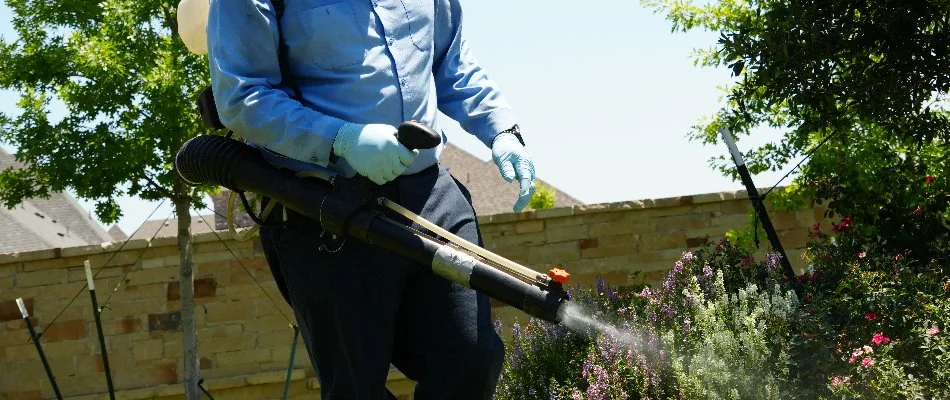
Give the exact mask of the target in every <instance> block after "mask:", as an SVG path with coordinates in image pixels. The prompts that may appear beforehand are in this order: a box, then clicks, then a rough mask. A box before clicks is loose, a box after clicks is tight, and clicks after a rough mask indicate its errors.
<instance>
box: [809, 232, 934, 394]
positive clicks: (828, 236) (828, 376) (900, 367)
mask: <svg viewBox="0 0 950 400" xmlns="http://www.w3.org/2000/svg"><path fill="white" fill-rule="evenodd" d="M831 230H832V233H826V232H824V231H823V230H822V229H821V227H820V226H815V227H814V229H813V230H812V240H811V242H810V243H809V248H808V252H807V253H806V254H805V256H806V261H807V262H809V263H810V268H809V269H810V272H808V273H806V274H804V275H802V276H801V277H799V281H800V282H801V283H802V284H803V286H802V288H803V302H802V304H803V307H804V309H805V310H806V312H808V313H809V314H810V315H811V317H810V322H809V323H806V324H803V325H802V330H803V333H804V334H805V335H806V336H808V337H810V338H811V339H810V341H809V347H810V349H811V350H810V351H807V352H804V353H803V354H802V355H803V356H804V357H802V360H801V364H802V365H805V366H808V371H811V374H813V375H814V376H816V378H815V379H822V376H823V377H824V378H823V379H822V380H824V381H826V382H829V386H830V388H831V389H832V390H833V391H834V392H835V394H836V396H838V397H840V398H902V399H904V398H947V397H950V347H948V346H947V345H946V344H947V343H948V338H947V332H945V331H946V329H947V326H948V324H950V305H948V303H947V301H946V297H947V295H948V294H950V279H948V277H950V265H948V264H945V263H939V262H936V261H932V262H929V263H921V262H920V261H917V260H915V259H913V258H910V257H908V256H907V255H908V253H907V252H901V253H893V252H890V251H888V250H886V249H885V248H883V247H881V246H877V245H876V243H873V242H868V241H866V238H865V237H864V236H862V235H860V234H858V233H860V232H861V231H862V227H861V226H860V223H858V222H857V221H853V220H850V219H847V218H846V219H844V220H843V221H841V222H838V223H835V224H834V225H832V229H831ZM941 330H943V331H941ZM809 354H821V355H822V356H821V357H817V358H814V357H813V358H811V360H809V359H808V358H809V357H808V355H809Z"/></svg>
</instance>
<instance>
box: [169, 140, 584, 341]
mask: <svg viewBox="0 0 950 400" xmlns="http://www.w3.org/2000/svg"><path fill="white" fill-rule="evenodd" d="M175 166H176V169H177V170H178V174H179V175H180V176H181V177H182V179H184V180H185V181H187V182H190V183H192V184H213V185H220V186H224V187H226V188H228V189H231V190H232V191H236V192H241V191H247V192H255V193H259V194H262V195H264V196H267V197H270V198H272V199H274V200H275V201H278V202H280V203H282V204H283V205H284V206H286V207H289V208H291V209H293V210H295V211H297V212H299V213H301V214H304V215H306V216H308V217H310V218H313V219H314V220H318V221H320V222H321V225H322V226H323V227H324V229H325V230H327V231H328V232H329V233H333V234H337V235H346V236H348V237H352V238H355V239H358V240H361V241H363V242H366V243H369V244H372V245H376V246H379V247H381V248H383V249H386V250H389V251H391V252H393V253H395V254H398V255H400V256H402V257H405V258H406V259H409V260H411V261H413V262H415V263H417V264H420V265H423V266H425V267H427V268H429V269H431V270H432V272H433V273H436V274H438V275H440V276H443V277H445V278H446V279H449V280H452V281H455V282H457V283H459V284H461V285H464V286H468V287H471V288H472V289H475V290H477V291H479V292H482V293H484V294H486V295H488V296H489V297H492V298H494V299H496V300H499V301H501V302H503V303H505V304H508V305H510V306H512V307H515V308H518V309H520V310H522V311H524V312H525V313H527V314H529V315H532V316H534V317H537V318H540V319H543V320H546V321H548V322H552V323H559V322H560V321H559V319H560V317H559V315H558V309H559V308H560V306H561V304H562V303H563V302H564V301H566V295H565V294H564V292H563V289H562V288H561V287H560V285H559V284H558V285H556V286H551V287H546V288H542V287H539V286H537V285H532V284H529V283H527V282H524V281H521V280H519V279H517V278H515V277H513V276H511V275H508V274H506V273H504V272H502V271H500V270H498V269H497V268H495V267H492V266H490V265H488V264H486V263H484V262H483V261H481V260H480V259H477V258H475V257H472V256H471V255H469V254H467V253H464V252H461V251H459V250H456V249H455V248H454V247H452V246H449V245H445V244H442V243H439V242H436V241H434V240H432V239H430V238H428V237H425V236H421V235H419V234H417V233H415V232H413V231H412V230H410V229H409V228H408V227H406V226H404V225H402V224H400V223H398V222H396V221H395V220H393V219H391V218H389V217H387V216H385V215H383V214H382V213H381V212H379V211H377V210H374V209H371V208H366V207H363V205H362V204H361V201H360V200H359V199H354V198H353V197H352V196H349V195H347V194H345V193H342V192H341V191H338V190H334V188H333V187H332V186H331V185H330V184H329V183H328V182H324V181H320V180H316V179H308V178H300V177H297V176H295V175H294V173H293V172H292V171H288V170H284V169H279V168H277V167H274V166H273V165H271V164H270V163H268V162H267V161H266V160H265V159H264V157H263V156H262V155H261V153H260V151H259V150H257V149H254V148H252V147H250V146H248V145H247V144H244V143H241V142H239V141H237V140H234V139H230V138H226V137H222V136H198V137H195V138H193V139H191V140H189V141H188V142H186V143H185V144H184V145H183V146H182V147H181V149H180V150H179V151H178V154H177V155H176V157H175Z"/></svg>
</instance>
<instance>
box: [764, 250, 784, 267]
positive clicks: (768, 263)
mask: <svg viewBox="0 0 950 400" xmlns="http://www.w3.org/2000/svg"><path fill="white" fill-rule="evenodd" d="M781 258H782V255H781V254H779V253H769V255H768V256H766V257H765V269H766V270H768V271H769V272H772V271H774V270H775V269H776V268H778V265H779V260H780V259H781Z"/></svg>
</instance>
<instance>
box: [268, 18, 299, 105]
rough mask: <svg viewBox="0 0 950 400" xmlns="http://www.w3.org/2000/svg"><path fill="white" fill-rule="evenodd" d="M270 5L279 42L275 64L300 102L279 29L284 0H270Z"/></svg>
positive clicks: (285, 45)
mask: <svg viewBox="0 0 950 400" xmlns="http://www.w3.org/2000/svg"><path fill="white" fill-rule="evenodd" d="M271 4H273V5H274V15H276V16H277V37H278V40H279V44H278V46H277V47H278V49H277V62H278V63H280V77H281V79H282V80H283V81H284V83H286V84H287V85H288V86H290V88H291V89H292V90H293V91H294V97H296V98H297V99H298V100H300V99H302V98H303V96H302V95H301V92H300V86H297V81H295V80H294V77H293V75H291V74H290V64H289V62H288V61H287V44H286V43H284V30H283V28H282V27H281V25H283V24H282V23H281V22H282V21H281V20H282V19H283V17H284V0H271Z"/></svg>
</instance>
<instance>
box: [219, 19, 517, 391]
mask: <svg viewBox="0 0 950 400" xmlns="http://www.w3.org/2000/svg"><path fill="white" fill-rule="evenodd" d="M285 2H286V9H285V12H284V14H283V18H282V19H281V20H280V21H279V25H278V21H277V20H276V15H275V11H274V7H273V5H272V4H271V2H270V1H269V0H212V1H211V8H210V17H209V19H208V28H207V34H208V54H209V61H210V67H211V77H212V87H213V91H214V97H215V99H216V102H217V107H218V113H219V115H220V118H221V120H222V122H223V123H224V125H225V126H227V127H228V128H229V129H231V130H233V131H234V132H236V133H237V134H239V135H240V136H242V137H244V138H245V139H246V140H248V141H249V142H252V143H254V144H256V145H258V146H262V147H265V148H267V149H270V150H272V151H274V152H277V153H280V154H283V155H285V156H287V157H291V158H294V159H297V160H302V161H307V162H311V163H316V164H320V165H324V166H329V167H331V168H333V169H335V170H336V171H338V172H340V173H341V174H343V175H344V176H347V177H352V176H355V175H356V174H359V175H363V176H365V177H367V178H369V179H370V180H372V181H373V182H374V183H375V184H377V185H378V187H376V188H375V190H377V191H378V192H379V193H380V194H382V195H385V196H387V197H388V198H390V199H391V200H393V201H395V202H397V203H399V204H401V205H403V206H404V207H406V208H408V209H410V210H412V211H413V212H416V213H418V214H420V215H422V216H423V217H424V218H426V219H428V220H430V221H432V222H435V223H437V224H439V225H440V226H442V227H444V228H446V229H448V230H450V231H451V232H453V233H455V234H457V235H459V236H461V237H463V238H465V239H466V240H469V241H471V242H473V243H478V244H481V238H480V237H479V233H478V226H477V223H476V219H475V214H474V210H473V209H472V206H471V200H470V197H469V196H468V192H467V190H466V188H465V187H464V186H463V185H462V184H461V183H459V182H457V181H455V180H454V179H452V177H451V176H450V175H449V174H448V173H447V172H446V171H445V169H444V168H442V167H441V166H439V164H438V158H439V154H440V152H441V150H442V146H443V145H440V146H438V147H436V148H434V149H428V150H412V151H411V150H409V149H407V148H405V147H404V146H402V145H401V144H399V143H398V141H397V140H396V136H395V133H396V126H398V125H399V124H400V123H401V122H403V121H407V120H417V121H420V122H422V123H424V124H426V125H428V126H431V127H433V128H435V129H436V131H437V132H441V131H440V130H439V128H438V127H439V121H438V119H437V114H438V111H442V112H443V113H445V114H446V115H448V116H449V117H451V118H452V119H454V120H456V121H458V122H459V123H460V124H461V126H462V127H463V128H464V129H465V130H466V131H467V132H469V133H471V134H473V135H475V136H476V137H477V138H478V139H480V140H481V141H482V142H483V143H484V144H485V145H486V146H488V147H489V148H491V149H492V155H493V159H494V161H495V162H496V164H497V165H498V167H499V171H500V173H501V175H502V176H503V177H504V178H505V179H506V180H507V181H509V182H511V181H513V180H517V181H518V182H519V184H520V188H521V191H520V193H519V197H518V199H517V201H516V202H515V204H514V207H513V209H514V210H515V211H520V210H521V209H523V208H524V207H525V206H526V205H527V203H528V201H529V200H530V197H531V194H532V193H533V190H534V166H533V163H532V161H531V158H530V157H529V155H528V154H527V152H526V151H525V149H524V145H523V142H522V140H521V136H520V133H519V132H518V127H517V125H516V123H515V117H514V114H513V113H512V111H511V110H510V107H509V105H508V103H507V101H506V100H505V99H504V97H503V96H502V94H501V92H500V91H499V90H498V89H497V87H496V86H495V84H494V83H493V82H492V81H491V80H490V79H489V77H488V76H487V75H486V73H485V71H484V70H482V68H481V67H480V66H479V65H478V63H477V62H476V60H475V58H474V57H473V55H472V53H471V51H470V49H469V47H468V44H467V42H466V41H465V39H464V37H463V36H462V10H461V6H460V4H459V0H435V1H431V0H430V1H422V0H401V1H398V0H365V1H356V0H285ZM278 28H279V29H281V31H280V33H282V37H283V39H282V40H283V43H284V44H285V45H286V46H287V56H288V58H287V60H288V65H289V68H288V69H289V71H287V72H288V73H289V74H291V75H292V79H293V80H294V81H295V82H296V84H297V85H298V86H299V89H300V91H299V93H300V98H297V97H296V95H295V93H294V91H293V90H292V89H291V88H290V87H288V85H286V82H285V81H284V83H282V75H281V69H280V65H279V62H278V45H279V43H281V41H280V37H281V36H280V33H279V31H278ZM444 141H445V136H444V135H443V143H444ZM322 233H323V232H322V229H321V227H320V224H319V222H318V221H313V220H311V219H309V218H306V217H304V216H301V215H299V214H297V213H295V212H293V210H288V211H287V217H286V221H283V223H282V224H281V225H280V226H279V227H273V228H270V227H264V228H262V229H261V240H262V244H263V246H264V248H265V251H267V252H268V254H269V255H270V257H268V258H269V261H270V263H271V264H272V265H271V267H272V270H273V271H274V273H275V278H278V281H283V284H284V285H285V286H286V287H285V296H286V297H287V298H288V301H290V303H291V305H292V307H293V309H294V312H295V314H296V317H297V322H298V324H299V325H300V328H301V332H302V337H303V340H304V343H305V345H306V346H307V349H308V351H309V354H310V357H311V361H312V363H313V366H314V368H315V369H316V370H317V373H318V378H319V380H320V383H321V393H322V396H323V397H324V398H333V399H381V398H387V396H388V397H389V398H392V394H390V393H389V392H388V391H386V389H385V387H384V385H385V382H386V377H387V374H388V372H389V366H390V363H392V365H394V366H396V367H397V368H398V369H399V370H400V371H402V372H403V373H404V374H405V375H406V376H407V377H409V378H410V379H413V380H415V381H416V382H417V386H416V393H415V395H416V398H417V399H467V398H472V399H475V398H478V399H483V398H491V397H492V396H493V393H494V388H495V385H496V383H497V380H498V376H499V372H500V369H501V365H502V362H503V358H504V346H503V344H502V343H501V340H500V339H499V337H498V335H497V334H496V333H495V331H494V329H493V326H492V323H491V320H490V319H491V306H490V302H489V299H488V298H487V297H485V296H484V295H482V294H477V293H475V292H474V291H472V290H471V289H468V288H464V287H462V286H460V285H457V284H455V283H451V282H449V281H448V280H445V279H443V278H441V277H437V276H435V275H433V274H431V273H428V272H425V271H424V269H423V268H420V267H419V266H416V265H413V264H410V263H409V262H408V261H406V260H404V259H402V258H399V257H396V256H394V255H392V254H391V253H388V252H386V251H383V250H380V249H378V248H375V247H373V246H369V245H365V244H363V243H361V242H358V241H356V240H351V241H344V242H342V243H339V242H330V241H328V240H327V238H326V237H325V236H328V235H322ZM275 264H276V265H275Z"/></svg>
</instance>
